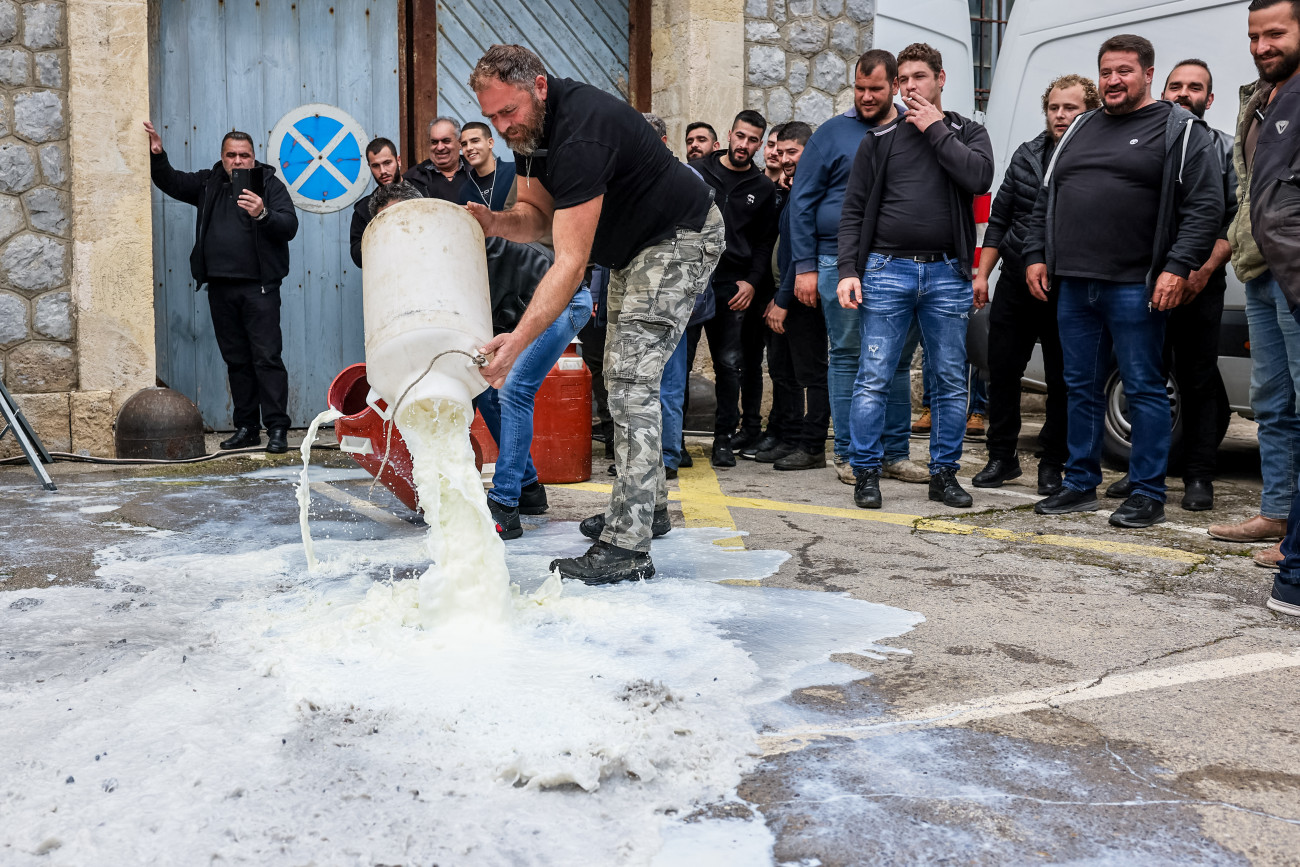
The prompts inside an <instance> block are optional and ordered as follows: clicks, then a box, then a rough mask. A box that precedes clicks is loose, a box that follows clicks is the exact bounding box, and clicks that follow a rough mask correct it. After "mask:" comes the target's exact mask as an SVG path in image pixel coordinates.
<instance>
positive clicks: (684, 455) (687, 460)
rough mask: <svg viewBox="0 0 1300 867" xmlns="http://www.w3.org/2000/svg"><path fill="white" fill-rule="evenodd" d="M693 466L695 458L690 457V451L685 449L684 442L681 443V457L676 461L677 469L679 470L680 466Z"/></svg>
mask: <svg viewBox="0 0 1300 867" xmlns="http://www.w3.org/2000/svg"><path fill="white" fill-rule="evenodd" d="M693 466H695V459H694V458H692V457H691V453H690V452H688V451H687V450H686V443H682V451H681V457H680V458H679V459H678V461H677V469H679V470H680V469H681V468H682V467H693Z"/></svg>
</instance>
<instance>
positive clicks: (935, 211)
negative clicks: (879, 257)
mask: <svg viewBox="0 0 1300 867" xmlns="http://www.w3.org/2000/svg"><path fill="white" fill-rule="evenodd" d="M896 123H897V125H898V128H897V129H896V130H894V132H893V133H891V135H893V136H894V141H893V144H892V146H891V149H890V152H889V162H888V163H887V164H886V168H885V171H886V177H885V184H884V188H883V195H882V196H881V198H880V214H879V216H878V217H877V218H876V234H875V240H874V241H873V242H872V245H871V248H872V249H873V250H879V251H880V252H882V253H898V254H908V255H916V254H921V253H947V254H949V255H952V254H953V253H954V252H956V250H957V237H956V234H955V233H954V231H953V225H952V206H951V202H950V200H951V196H952V191H951V189H950V188H949V185H950V183H951V182H950V181H949V180H948V173H947V172H945V171H944V170H943V167H942V166H940V165H939V160H938V159H936V158H935V155H934V148H933V147H931V146H930V143H929V142H928V141H926V140H925V135H924V134H923V133H922V132H921V131H920V130H918V129H917V128H916V127H914V126H912V125H911V124H910V123H907V122H905V121H904V120H903V119H902V118H901V117H900V118H899V119H898V120H897V121H896Z"/></svg>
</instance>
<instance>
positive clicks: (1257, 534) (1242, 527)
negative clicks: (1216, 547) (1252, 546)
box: [1207, 515, 1286, 542]
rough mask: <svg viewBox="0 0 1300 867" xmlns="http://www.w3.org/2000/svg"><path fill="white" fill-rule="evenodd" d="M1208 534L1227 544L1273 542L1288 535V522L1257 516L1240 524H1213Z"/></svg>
mask: <svg viewBox="0 0 1300 867" xmlns="http://www.w3.org/2000/svg"><path fill="white" fill-rule="evenodd" d="M1207 532H1208V533H1209V534H1210V536H1211V538H1214V539H1222V540H1223V541H1225V542H1272V541H1274V540H1278V539H1281V538H1282V537H1283V536H1285V535H1286V521H1285V520H1283V519H1281V518H1265V517H1264V516H1263V515H1256V516H1255V517H1253V518H1247V519H1246V520H1245V521H1242V522H1241V523H1240V524H1211V525H1210V528H1209V530H1208V531H1207Z"/></svg>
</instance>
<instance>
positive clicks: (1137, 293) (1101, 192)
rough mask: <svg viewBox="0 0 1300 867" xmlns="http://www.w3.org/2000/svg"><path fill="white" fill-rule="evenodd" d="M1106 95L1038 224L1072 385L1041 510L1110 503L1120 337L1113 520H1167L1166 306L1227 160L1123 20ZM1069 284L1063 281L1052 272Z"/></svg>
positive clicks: (1040, 277) (1039, 208) (1039, 291)
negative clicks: (1051, 487) (1158, 78)
mask: <svg viewBox="0 0 1300 867" xmlns="http://www.w3.org/2000/svg"><path fill="white" fill-rule="evenodd" d="M1097 66H1098V70H1097V72H1098V86H1099V87H1100V89H1101V93H1102V105H1103V107H1102V109H1101V110H1100V111H1091V112H1088V113H1086V114H1083V115H1080V116H1079V117H1078V118H1077V119H1076V120H1075V122H1074V123H1073V124H1072V125H1071V126H1070V129H1069V130H1068V131H1067V132H1066V134H1065V135H1064V136H1063V137H1062V138H1061V141H1060V143H1059V144H1057V146H1056V152H1055V153H1054V154H1053V155H1052V161H1051V163H1050V164H1049V165H1048V168H1047V172H1046V174H1045V175H1044V181H1043V189H1042V190H1041V191H1040V192H1039V195H1038V200H1037V202H1036V203H1035V205H1034V213H1033V216H1032V218H1031V219H1030V221H1029V226H1028V228H1027V230H1026V241H1025V262H1026V265H1027V268H1026V278H1027V281H1028V283H1029V290H1030V291H1031V292H1032V293H1033V294H1034V296H1035V297H1037V298H1039V299H1040V300H1044V301H1045V300H1046V299H1047V293H1048V292H1049V291H1059V292H1060V296H1061V297H1060V298H1059V299H1058V302H1057V303H1058V305H1059V308H1058V315H1057V321H1058V324H1059V327H1060V333H1061V346H1062V354H1063V357H1064V363H1065V384H1066V388H1067V391H1068V393H1069V398H1068V400H1069V425H1068V434H1067V440H1068V443H1069V453H1070V457H1069V461H1068V463H1067V464H1066V468H1065V480H1064V483H1063V484H1062V486H1061V489H1060V490H1059V491H1057V492H1056V493H1055V494H1052V495H1051V496H1049V497H1048V498H1047V499H1045V500H1041V501H1040V502H1039V503H1038V504H1037V505H1035V506H1034V511H1036V512H1037V513H1038V514H1040V515H1060V514H1065V513H1067V512H1088V511H1095V510H1096V509H1098V508H1099V504H1098V502H1097V490H1096V488H1097V485H1098V484H1099V483H1100V482H1101V442H1102V427H1103V420H1104V417H1105V388H1106V379H1107V378H1108V376H1109V375H1110V356H1111V349H1112V347H1113V348H1114V351H1115V358H1116V361H1117V362H1118V365H1119V373H1120V377H1121V378H1122V379H1123V382H1124V394H1125V397H1126V398H1127V400H1128V409H1129V417H1130V419H1131V420H1132V423H1133V450H1132V457H1131V458H1130V459H1129V479H1130V481H1131V483H1132V494H1131V495H1130V496H1129V497H1128V499H1126V500H1125V501H1124V503H1123V505H1121V506H1120V507H1119V508H1118V509H1116V510H1115V512H1114V514H1112V515H1111V516H1110V523H1111V525H1112V526H1115V527H1149V526H1151V525H1152V524H1156V523H1160V522H1162V521H1164V520H1165V507H1164V502H1165V467H1166V465H1167V464H1168V462H1169V435H1170V425H1169V421H1170V419H1169V396H1168V394H1167V393H1166V392H1165V373H1164V360H1163V348H1164V338H1165V320H1166V318H1167V316H1168V311H1170V310H1172V309H1173V308H1175V307H1177V306H1178V305H1179V304H1180V303H1181V302H1182V300H1183V298H1184V297H1185V295H1186V293H1187V277H1188V275H1189V274H1191V273H1192V272H1193V271H1196V270H1197V269H1198V268H1200V267H1201V266H1202V265H1203V264H1204V263H1205V261H1206V260H1207V259H1209V257H1210V252H1211V251H1212V250H1213V248H1214V240H1215V238H1216V237H1218V235H1219V229H1220V225H1221V222H1222V220H1223V207H1224V198H1223V174H1222V171H1221V169H1220V164H1219V158H1218V156H1217V155H1216V153H1215V142H1214V137H1213V136H1212V135H1211V133H1210V129H1209V127H1207V126H1206V125H1205V122H1204V121H1202V120H1199V119H1198V118H1197V117H1196V116H1195V115H1193V114H1192V113H1191V112H1189V111H1187V110H1186V109H1185V108H1182V107H1181V106H1177V105H1173V104H1171V103H1168V102H1163V101H1158V100H1156V99H1154V98H1153V97H1152V96H1151V81H1152V78H1153V76H1154V74H1155V49H1154V48H1153V47H1152V46H1151V43H1150V42H1149V41H1147V40H1146V39H1144V38H1143V37H1141V36H1134V35H1131V34H1121V35H1119V36H1113V37H1111V38H1110V39H1107V40H1106V41H1105V42H1104V43H1102V46H1101V50H1100V51H1099V52H1098V53H1097ZM1049 274H1050V275H1051V276H1052V278H1053V279H1055V280H1057V281H1058V283H1059V285H1058V287H1056V288H1053V287H1052V285H1051V281H1050V280H1049V277H1048V275H1049Z"/></svg>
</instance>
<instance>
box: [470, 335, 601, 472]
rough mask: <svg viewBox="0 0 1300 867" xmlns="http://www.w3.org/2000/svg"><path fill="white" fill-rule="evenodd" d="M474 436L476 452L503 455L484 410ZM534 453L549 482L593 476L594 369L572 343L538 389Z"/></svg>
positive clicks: (486, 457) (490, 458) (489, 457)
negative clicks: (488, 424) (592, 409)
mask: <svg viewBox="0 0 1300 867" xmlns="http://www.w3.org/2000/svg"><path fill="white" fill-rule="evenodd" d="M470 435H471V439H472V440H473V442H474V454H475V455H482V458H483V462H485V463H494V462H495V461H496V459H497V457H498V456H499V452H498V450H497V444H496V441H495V440H494V439H492V434H491V433H490V432H489V431H488V427H487V423H486V422H484V421H483V416H482V415H480V414H478V413H475V415H474V423H473V424H472V425H471V426H470ZM531 453H532V456H533V466H535V467H537V480H538V481H540V482H541V483H542V484H544V485H563V484H568V483H570V482H585V481H587V480H588V479H590V478H591V371H590V370H588V369H587V365H586V363H585V362H584V361H583V360H582V359H581V358H580V357H579V356H578V352H577V350H576V348H575V347H574V345H573V344H572V343H570V344H569V346H568V348H567V349H565V350H564V354H563V355H561V356H560V357H559V358H558V359H556V362H555V364H554V365H553V366H552V367H551V372H550V373H548V374H546V378H545V379H544V380H542V385H541V387H540V388H538V389H537V400H536V403H535V405H534V408H533V447H532V450H531Z"/></svg>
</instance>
